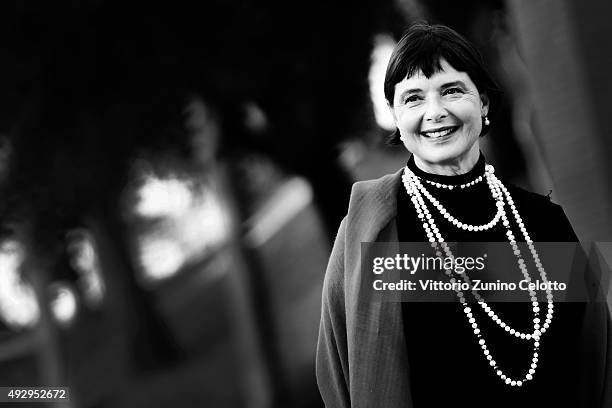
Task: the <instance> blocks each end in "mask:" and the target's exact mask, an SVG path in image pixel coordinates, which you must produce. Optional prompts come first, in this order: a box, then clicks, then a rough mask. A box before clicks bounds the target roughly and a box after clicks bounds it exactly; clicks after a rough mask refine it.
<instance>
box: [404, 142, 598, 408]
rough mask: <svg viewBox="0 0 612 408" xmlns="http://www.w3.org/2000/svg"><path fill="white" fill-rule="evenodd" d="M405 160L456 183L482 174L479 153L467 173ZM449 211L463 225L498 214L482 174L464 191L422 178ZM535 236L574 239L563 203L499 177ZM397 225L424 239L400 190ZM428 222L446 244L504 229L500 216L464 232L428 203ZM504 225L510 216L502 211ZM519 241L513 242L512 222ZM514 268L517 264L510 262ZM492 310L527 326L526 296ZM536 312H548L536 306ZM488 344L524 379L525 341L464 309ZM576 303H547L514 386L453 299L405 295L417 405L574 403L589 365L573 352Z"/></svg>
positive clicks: (493, 236)
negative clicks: (541, 330) (542, 327)
mask: <svg viewBox="0 0 612 408" xmlns="http://www.w3.org/2000/svg"><path fill="white" fill-rule="evenodd" d="M408 167H409V168H410V169H411V170H412V171H413V172H414V173H415V174H416V175H417V176H418V177H420V178H422V179H426V180H431V181H435V182H439V183H444V184H452V185H460V184H464V183H467V182H469V181H472V180H474V179H475V178H477V177H478V176H480V175H482V174H484V170H485V159H484V157H483V155H482V154H481V155H480V158H479V160H478V162H477V163H476V165H475V166H474V168H473V169H472V170H471V171H469V172H468V173H466V174H462V175H456V176H441V175H434V174H429V173H426V172H424V171H422V170H421V169H419V168H418V167H417V166H416V164H415V162H414V158H413V157H411V158H410V160H409V161H408ZM423 184H424V186H425V188H427V189H428V190H429V191H430V193H431V194H432V195H433V196H434V197H436V198H437V199H438V200H439V201H440V203H441V204H442V205H443V206H444V207H445V208H446V209H447V210H448V211H449V212H450V213H451V214H452V215H453V216H455V217H456V218H458V219H459V220H461V221H462V222H465V223H470V224H485V223H487V222H488V221H490V220H491V218H492V217H493V215H494V214H495V212H496V207H495V201H494V199H493V197H492V196H491V192H490V190H489V188H488V186H487V183H486V180H483V181H481V182H480V183H478V184H476V185H473V186H471V187H469V188H465V189H459V188H455V189H453V190H448V189H441V188H435V187H433V186H431V185H429V184H427V183H423ZM504 184H505V185H506V187H507V188H508V190H509V191H510V194H511V195H512V198H513V199H514V202H515V204H516V206H517V209H518V211H519V213H520V215H521V217H522V218H523V221H524V223H525V226H526V229H527V231H528V232H529V234H530V237H531V239H532V240H533V241H535V242H538V241H539V242H577V241H578V239H577V237H576V234H575V233H574V231H573V229H572V227H571V225H570V223H569V221H568V219H567V217H566V216H565V214H564V212H563V210H562V208H561V207H560V206H559V205H556V204H554V203H552V202H551V201H550V199H549V198H548V197H546V196H541V195H538V194H534V193H530V192H528V191H525V190H523V189H521V188H518V187H515V186H512V185H508V184H507V183H504ZM397 203H398V210H397V218H396V222H397V227H398V237H399V240H400V241H401V242H423V241H427V239H426V237H425V232H424V230H423V226H422V223H421V222H419V220H418V219H417V217H416V211H415V209H414V206H413V204H412V202H411V201H410V197H409V196H408V194H407V192H406V190H405V188H403V186H402V187H400V189H399V191H398V200H397ZM429 208H430V210H432V215H433V216H434V220H435V222H436V225H437V226H438V228H439V229H440V233H441V234H442V236H443V237H444V239H445V241H447V242H507V238H506V234H505V228H504V227H503V226H502V225H501V223H498V224H497V225H496V226H495V227H493V228H492V229H490V230H487V231H479V232H472V231H465V230H461V229H459V228H457V227H456V226H454V225H452V224H451V223H450V222H448V221H447V220H445V219H444V218H442V217H440V215H439V214H437V213H436V211H435V210H433V208H432V207H431V205H429ZM507 214H508V218H509V220H510V222H511V225H513V224H514V217H512V216H511V213H509V211H507ZM513 230H514V232H515V235H516V237H517V240H519V241H521V240H522V236H521V235H519V234H520V233H518V230H517V228H516V226H514V227H513ZM517 273H518V268H517ZM491 307H492V308H493V309H494V310H495V311H496V312H497V313H498V315H500V316H501V317H502V318H503V319H504V321H506V322H508V323H509V324H510V325H511V326H512V327H513V328H516V329H517V330H521V331H523V332H531V330H532V328H533V322H532V318H533V314H532V308H531V303H530V302H529V299H528V298H526V301H525V302H521V303H496V304H493V305H491ZM541 310H542V311H545V310H546V306H545V304H542V307H541ZM472 311H473V313H474V314H475V317H476V319H477V321H478V324H479V326H480V329H481V331H482V333H483V335H484V337H485V339H486V341H487V346H488V347H489V350H490V351H491V353H492V354H493V356H494V358H495V360H496V361H497V363H498V365H499V366H500V367H501V368H502V370H503V371H504V372H505V373H506V374H507V375H509V376H511V377H513V378H516V377H523V375H524V373H525V371H526V370H527V369H528V368H529V365H530V364H531V357H532V351H533V348H532V347H533V342H531V341H524V340H523V341H521V340H519V339H517V338H516V337H514V336H510V335H508V334H507V333H506V332H505V331H504V330H503V329H502V328H501V327H499V326H498V325H497V324H495V323H494V322H492V321H491V319H490V318H489V317H488V316H486V315H485V314H484V312H483V311H482V310H481V309H480V308H479V307H472ZM583 314H584V304H583V303H555V314H554V317H553V321H552V324H551V326H550V328H549V330H548V331H547V332H546V333H545V334H544V336H543V337H542V341H541V343H540V344H541V346H540V351H539V362H538V367H537V369H536V373H535V375H534V379H533V380H532V381H528V382H527V383H526V384H524V385H523V386H522V387H511V386H509V385H506V384H504V383H503V382H502V380H501V379H500V378H499V377H498V376H497V375H496V374H495V373H494V371H493V370H492V368H491V367H490V366H489V365H488V364H487V361H486V360H485V358H484V356H483V355H482V351H481V348H480V346H479V345H478V343H477V339H476V337H475V335H474V333H473V330H472V328H471V326H470V325H469V324H468V322H467V319H466V317H465V314H464V313H463V311H462V307H460V305H459V303H458V301H457V302H439V303H433V302H430V303H417V302H404V303H403V304H402V316H403V321H404V331H405V338H406V343H407V344H406V345H407V348H408V363H409V367H410V379H411V384H412V387H411V390H412V396H413V403H414V407H415V408H430V407H447V406H448V407H450V406H459V407H464V406H465V407H487V408H489V407H521V408H526V407H536V406H537V407H578V406H581V405H580V400H581V399H583V398H584V397H583V396H581V393H584V392H585V391H584V387H585V386H584V385H581V384H580V382H581V375H580V373H581V372H582V371H583V370H585V369H586V370H588V366H589V362H588V361H586V360H585V359H584V358H583V357H582V356H581V355H580V353H579V341H580V339H579V338H578V333H579V332H580V328H581V326H582V324H583Z"/></svg>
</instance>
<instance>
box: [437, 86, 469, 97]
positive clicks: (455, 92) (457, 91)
mask: <svg viewBox="0 0 612 408" xmlns="http://www.w3.org/2000/svg"><path fill="white" fill-rule="evenodd" d="M463 93H464V92H463V90H462V89H461V88H457V87H452V88H447V89H445V90H444V91H443V92H442V95H444V96H446V95H460V94H463Z"/></svg>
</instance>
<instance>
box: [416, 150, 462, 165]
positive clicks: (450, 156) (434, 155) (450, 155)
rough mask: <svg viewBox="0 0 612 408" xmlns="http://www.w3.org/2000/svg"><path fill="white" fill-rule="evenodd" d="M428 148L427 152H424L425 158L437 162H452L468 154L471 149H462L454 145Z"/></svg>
mask: <svg viewBox="0 0 612 408" xmlns="http://www.w3.org/2000/svg"><path fill="white" fill-rule="evenodd" d="M427 150H428V151H427V152H424V153H425V154H424V155H423V159H425V160H427V161H428V162H430V163H436V164H444V163H452V162H454V161H456V160H457V159H459V158H460V157H463V156H464V155H466V154H467V153H468V151H469V149H461V148H457V147H454V146H449V147H448V148H446V147H444V148H439V149H427Z"/></svg>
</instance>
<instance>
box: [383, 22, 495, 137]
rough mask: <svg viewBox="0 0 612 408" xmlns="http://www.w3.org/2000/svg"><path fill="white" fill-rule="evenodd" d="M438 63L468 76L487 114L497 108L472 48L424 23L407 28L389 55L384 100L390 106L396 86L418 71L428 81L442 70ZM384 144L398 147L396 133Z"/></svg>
mask: <svg viewBox="0 0 612 408" xmlns="http://www.w3.org/2000/svg"><path fill="white" fill-rule="evenodd" d="M442 59H445V60H446V61H447V62H448V63H449V64H450V65H451V66H452V67H453V68H455V69H456V70H457V71H461V72H465V73H466V74H468V76H469V77H470V79H471V80H472V81H473V82H474V84H475V85H476V88H477V89H478V91H479V92H480V93H484V94H486V95H487V97H488V99H489V109H490V110H491V109H495V108H497V107H498V103H499V102H500V93H501V92H500V90H499V88H498V87H497V85H496V84H495V81H493V78H492V77H491V75H490V74H489V72H488V71H487V69H486V68H485V65H484V61H483V59H482V55H480V53H479V52H478V50H477V49H476V47H474V45H473V44H472V43H470V42H469V41H468V40H466V39H465V38H464V37H463V36H461V34H459V33H457V32H456V31H454V30H453V29H451V28H449V27H446V26H444V25H440V24H433V25H432V24H427V23H416V24H413V25H412V26H410V28H408V30H406V32H405V33H404V35H403V36H402V38H401V39H400V40H399V42H398V43H397V46H396V47H395V49H394V50H393V53H392V54H391V58H390V60H389V65H387V72H386V74H385V98H386V99H387V102H388V103H389V105H390V106H393V98H394V96H395V85H396V84H397V83H398V82H401V81H402V80H403V79H404V78H407V77H411V76H412V75H414V74H415V73H417V72H419V71H422V72H423V74H424V75H425V76H426V77H427V78H429V77H430V76H431V75H433V74H435V73H436V72H439V71H440V70H441V69H442V67H441V66H440V61H441V60H442ZM488 131H489V126H488V125H485V124H484V123H483V125H482V132H481V134H480V136H484V135H485V134H486V133H487V132H488ZM388 143H389V144H392V145H398V144H401V141H400V135H399V132H398V131H397V130H396V131H395V133H393V134H392V135H391V136H390V137H389V140H388Z"/></svg>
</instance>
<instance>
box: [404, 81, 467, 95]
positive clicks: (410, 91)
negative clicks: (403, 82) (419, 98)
mask: <svg viewBox="0 0 612 408" xmlns="http://www.w3.org/2000/svg"><path fill="white" fill-rule="evenodd" d="M453 86H460V87H461V88H463V89H467V86H465V83H464V82H463V81H453V82H447V83H445V84H442V85H440V88H441V89H446V88H451V87H453ZM419 92H423V90H422V89H421V88H412V89H406V90H405V91H403V92H402V93H400V95H399V98H400V99H401V98H403V97H404V96H406V95H409V94H413V93H419Z"/></svg>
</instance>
